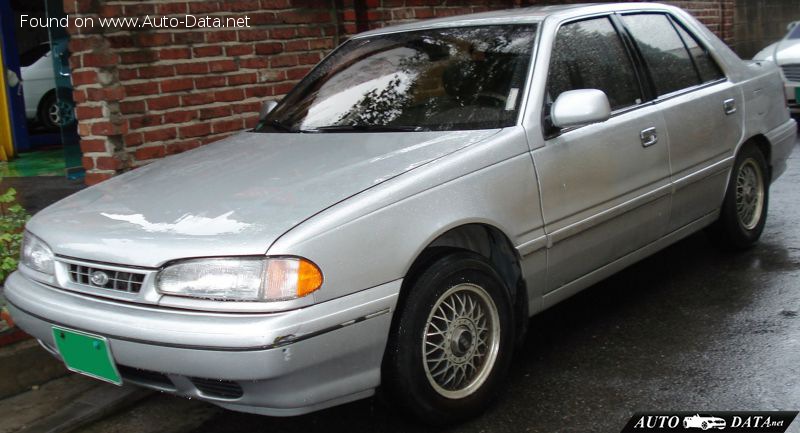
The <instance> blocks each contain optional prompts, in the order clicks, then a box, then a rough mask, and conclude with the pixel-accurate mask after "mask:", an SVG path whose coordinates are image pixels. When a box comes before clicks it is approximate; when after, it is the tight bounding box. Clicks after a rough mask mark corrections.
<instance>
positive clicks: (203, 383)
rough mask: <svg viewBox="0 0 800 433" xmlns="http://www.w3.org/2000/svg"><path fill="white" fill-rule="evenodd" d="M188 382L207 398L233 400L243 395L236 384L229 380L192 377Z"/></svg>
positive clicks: (240, 388)
mask: <svg viewBox="0 0 800 433" xmlns="http://www.w3.org/2000/svg"><path fill="white" fill-rule="evenodd" d="M190 380H191V381H192V383H193V384H194V386H196V387H197V389H199V390H200V392H202V393H203V394H204V395H206V396H208V397H217V398H225V399H235V398H239V397H241V396H242V395H243V394H244V392H243V391H242V387H241V386H239V384H238V383H236V382H231V381H229V380H217V379H201V378H197V377H192V378H191V379H190Z"/></svg>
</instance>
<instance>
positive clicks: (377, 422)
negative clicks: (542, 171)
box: [195, 147, 800, 433]
mask: <svg viewBox="0 0 800 433" xmlns="http://www.w3.org/2000/svg"><path fill="white" fill-rule="evenodd" d="M771 193H772V195H771V202H770V211H769V219H768V222H767V226H766V229H765V231H764V235H763V237H762V240H761V242H760V244H759V245H758V246H757V247H756V248H754V249H752V250H750V251H747V252H744V253H738V254H730V253H724V252H721V251H719V250H718V249H716V248H715V247H714V246H713V245H712V244H711V243H710V242H709V240H708V239H707V237H706V236H705V234H703V233H699V234H697V235H694V236H692V237H690V238H687V239H686V240H684V241H682V242H680V243H678V244H675V245H673V246H672V247H670V248H668V249H666V250H664V251H662V252H660V253H658V254H656V255H654V256H652V257H650V258H649V259H647V260H645V261H643V262H640V263H639V264H637V265H634V266H633V267H631V268H629V269H627V270H625V271H623V272H621V273H619V274H617V275H616V276H614V277H612V278H610V279H608V280H606V281H604V282H602V283H600V284H597V285H595V286H593V287H591V288H590V289H588V290H586V291H584V292H583V293H581V294H579V295H577V296H575V297H573V298H571V299H569V300H567V301H565V302H563V303H562V304H559V305H558V306H556V307H554V308H552V309H550V310H548V311H546V312H544V313H542V314H540V315H538V316H536V317H534V318H533V319H532V320H531V323H530V327H531V332H530V334H529V335H528V338H527V343H526V344H525V346H524V348H523V349H522V350H521V351H520V352H519V353H518V354H517V356H516V359H515V362H514V365H513V367H512V370H511V372H510V375H509V381H508V386H507V387H506V389H505V393H504V395H503V396H502V397H501V398H500V400H499V401H498V402H497V404H495V405H494V406H493V407H492V408H491V409H490V410H488V411H487V412H486V413H485V414H483V415H482V416H480V417H478V418H477V419H475V420H473V421H470V422H467V423H465V424H463V425H460V426H458V427H455V428H452V429H451V430H450V431H459V432H493V433H500V432H523V431H525V432H559V431H565V432H616V431H620V430H621V429H622V427H623V426H624V425H625V423H626V422H627V421H628V419H629V418H630V416H631V415H632V413H633V412H634V411H639V410H659V411H663V410H688V411H699V412H713V411H715V410H779V409H785V410H798V409H800V279H799V278H798V277H800V149H798V147H795V151H794V154H793V157H792V160H791V161H790V168H789V171H788V172H787V173H786V174H784V175H783V177H781V178H780V179H779V181H778V182H776V183H775V184H774V185H773V187H772V191H771ZM195 431H196V432H241V431H279V432H282V433H289V432H303V433H313V432H325V433H329V432H332V431H346V432H350V433H359V432H365V433H366V432H370V433H372V432H405V431H432V430H431V429H429V428H427V427H424V426H420V425H418V424H415V423H413V422H412V421H411V420H409V419H408V417H406V416H404V415H403V414H401V413H398V412H396V411H395V410H393V409H391V408H389V407H388V406H387V405H385V404H383V403H381V402H379V401H378V400H377V399H368V400H364V401H360V402H356V403H351V404H348V405H345V406H341V407H338V408H333V409H328V410H325V411H322V412H318V413H315V414H310V415H306V416H302V417H296V418H269V417H262V416H256V415H248V414H241V413H236V412H230V411H220V412H217V413H216V415H214V416H212V417H211V418H210V419H209V420H208V421H206V422H205V423H204V424H203V425H202V426H201V427H199V428H198V429H196V430H195ZM790 431H795V432H797V431H800V420H797V421H795V423H794V425H792V427H791V429H790Z"/></svg>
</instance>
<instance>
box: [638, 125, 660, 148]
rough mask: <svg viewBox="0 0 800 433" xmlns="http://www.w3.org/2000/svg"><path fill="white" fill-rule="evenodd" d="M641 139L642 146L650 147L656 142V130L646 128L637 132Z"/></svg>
mask: <svg viewBox="0 0 800 433" xmlns="http://www.w3.org/2000/svg"><path fill="white" fill-rule="evenodd" d="M639 137H640V138H641V139H642V146H644V147H650V146H652V145H654V144H656V143H658V131H656V128H647V129H645V130H644V131H642V132H641V133H640V134H639Z"/></svg>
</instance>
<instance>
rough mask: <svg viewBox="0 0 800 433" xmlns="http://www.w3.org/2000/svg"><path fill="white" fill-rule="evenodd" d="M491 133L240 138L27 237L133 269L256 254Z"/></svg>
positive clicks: (46, 213)
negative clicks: (189, 259)
mask: <svg viewBox="0 0 800 433" xmlns="http://www.w3.org/2000/svg"><path fill="white" fill-rule="evenodd" d="M497 131H498V130H488V131H446V132H414V133H320V134H281V133H272V134H264V133H242V134H239V135H236V136H233V137H231V138H228V139H226V140H223V141H219V142H216V143H212V144H209V145H207V146H204V147H201V148H198V149H195V150H193V151H190V152H186V153H183V154H180V155H175V156H172V157H169V158H166V159H164V160H161V161H157V162H155V163H152V164H149V165H147V166H144V167H141V168H137V169H136V170H133V171H131V172H129V173H126V174H124V175H121V176H117V177H115V178H113V179H111V180H108V181H105V182H103V183H101V184H99V185H96V186H93V187H90V188H87V189H85V190H83V191H81V192H79V193H77V194H74V195H72V196H70V197H68V198H66V199H64V200H62V201H60V202H58V203H56V204H54V205H52V206H50V207H48V208H46V209H45V210H43V211H41V212H39V213H38V214H36V216H35V217H34V218H32V219H31V221H30V222H29V223H28V229H29V230H30V231H31V232H32V233H34V234H35V235H37V236H39V237H41V238H42V239H43V240H44V241H45V242H47V243H48V244H49V245H50V247H51V248H52V249H53V250H54V252H55V253H56V254H59V255H63V256H69V257H76V258H81V259H87V260H95V261H102V262H109V263H119V264H127V265H134V266H145V267H158V266H161V265H162V264H163V263H165V262H167V261H170V260H174V259H178V258H185V257H203V256H206V257H207V256H229V255H257V254H264V253H265V252H266V251H267V249H268V248H269V246H270V245H271V244H272V243H273V242H274V241H275V240H276V239H277V238H278V237H279V236H281V235H282V234H283V233H285V232H287V231H288V230H290V229H291V228H292V227H294V226H296V225H297V224H300V223H301V222H303V221H304V220H306V219H308V218H310V217H312V216H313V215H314V214H316V213H318V212H320V211H322V210H324V209H326V208H328V207H330V206H332V205H335V204H336V203H338V202H340V201H342V200H345V199H347V198H349V197H351V196H353V195H355V194H358V193H359V192H361V191H364V190H366V189H368V188H370V187H372V186H375V185H378V184H380V183H382V182H385V181H386V180H388V179H391V178H393V177H395V176H398V175H401V174H403V173H406V172H408V171H411V170H413V169H415V168H417V167H419V166H421V165H423V164H426V163H428V162H430V161H433V160H435V159H438V158H441V157H442V156H444V155H447V154H449V153H452V152H455V151H457V150H459V149H461V148H464V147H466V146H469V145H471V144H473V143H476V142H478V141H481V140H484V139H486V138H488V137H490V136H492V135H494V134H495V133H497Z"/></svg>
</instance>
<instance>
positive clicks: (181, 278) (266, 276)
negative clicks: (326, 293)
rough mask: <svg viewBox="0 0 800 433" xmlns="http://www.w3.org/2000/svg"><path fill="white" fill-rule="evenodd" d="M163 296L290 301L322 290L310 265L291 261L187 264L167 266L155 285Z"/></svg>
mask: <svg viewBox="0 0 800 433" xmlns="http://www.w3.org/2000/svg"><path fill="white" fill-rule="evenodd" d="M156 285H157V287H158V291H159V292H161V293H163V294H168V295H176V296H189V297H194V298H204V299H217V300H223V301H287V300H290V299H296V298H301V297H303V296H306V295H308V294H310V293H311V292H313V291H315V290H317V289H319V288H320V286H322V272H320V270H319V268H318V267H317V266H316V265H315V264H313V263H311V262H310V261H308V260H306V259H302V258H298V257H289V258H219V259H196V260H187V261H183V262H179V263H176V264H174V265H171V266H168V267H167V268H165V269H164V270H162V271H161V272H159V274H158V279H157V283H156Z"/></svg>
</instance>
